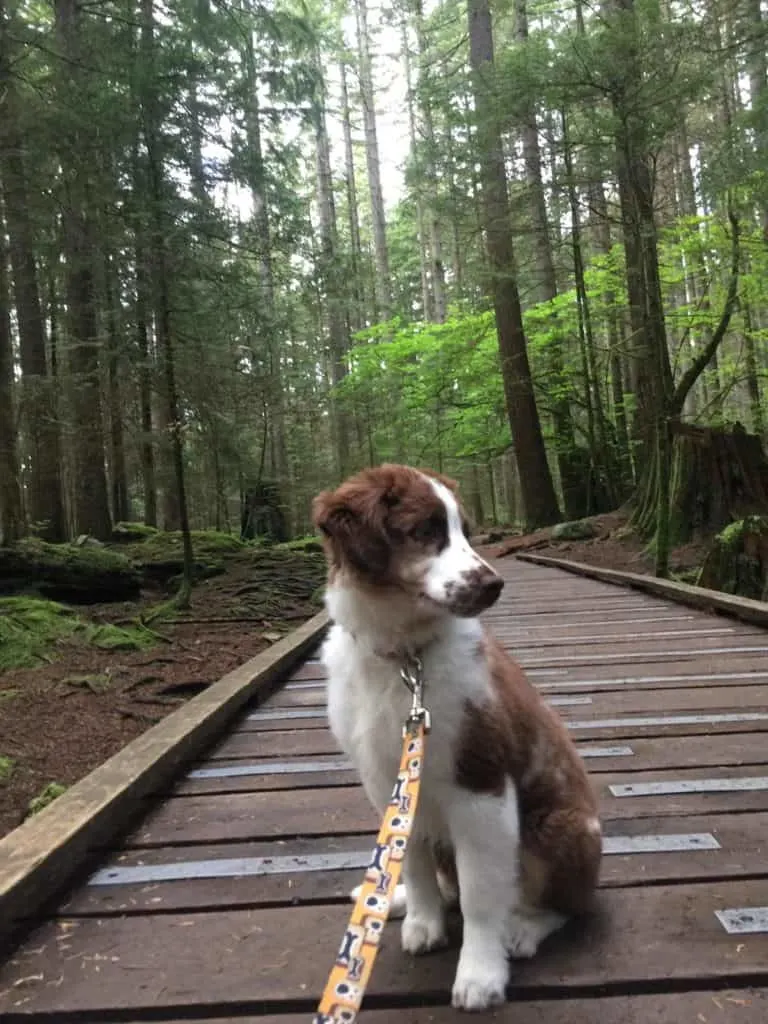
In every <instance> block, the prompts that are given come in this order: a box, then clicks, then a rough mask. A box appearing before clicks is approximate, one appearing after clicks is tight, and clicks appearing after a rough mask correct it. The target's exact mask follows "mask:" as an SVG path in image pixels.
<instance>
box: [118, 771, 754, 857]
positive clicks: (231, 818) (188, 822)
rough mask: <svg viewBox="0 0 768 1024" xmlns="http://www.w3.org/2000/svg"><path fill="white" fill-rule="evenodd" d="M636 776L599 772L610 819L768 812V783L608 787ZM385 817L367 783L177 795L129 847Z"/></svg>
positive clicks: (353, 824)
mask: <svg viewBox="0 0 768 1024" xmlns="http://www.w3.org/2000/svg"><path fill="white" fill-rule="evenodd" d="M749 774H753V775H758V774H760V769H759V768H755V769H752V770H751V772H750V771H747V770H744V769H740V768H721V769H711V768H702V769H695V770H689V771H675V772H651V773H648V775H643V781H665V780H666V781H668V780H670V779H701V778H710V777H712V776H713V775H717V776H718V777H722V778H734V777H740V776H741V775H749ZM636 779H637V776H629V777H628V776H626V775H624V774H616V775H613V774H610V773H607V774H605V775H599V776H593V777H592V782H593V785H594V786H595V789H596V790H597V792H598V793H599V796H600V803H601V814H602V815H603V817H604V818H605V819H606V820H609V821H610V820H625V819H632V818H635V819H637V818H641V817H645V818H648V817H669V816H672V815H681V814H700V813H706V812H709V813H713V814H714V813H720V812H726V813H727V812H732V813H733V812H736V811H746V810H754V811H768V790H762V791H758V792H750V791H744V792H725V793H693V794H685V795H680V796H678V795H671V796H664V797H658V796H654V797H632V798H626V797H614V796H611V794H610V792H609V790H608V786H610V785H611V784H614V783H623V782H627V781H635V780H636ZM377 824H378V821H377V816H376V814H375V813H374V812H373V810H372V809H371V807H370V805H369V804H368V800H367V798H366V797H365V795H364V793H363V791H362V789H361V787H359V786H348V787H344V788H342V789H326V790H324V791H322V792H320V793H318V791H317V790H314V789H299V790H292V791H287V792H285V791H280V790H277V791H272V792H260V793H227V794H220V795H210V796H209V795H206V796H185V797H175V798H174V797H172V798H170V799H168V800H166V801H165V802H164V803H163V804H161V805H160V806H159V807H158V808H157V809H156V810H155V811H153V812H151V813H150V814H149V815H148V816H147V817H146V818H145V820H144V821H143V822H142V824H141V826H140V827H139V828H138V829H136V830H135V831H134V832H133V833H131V835H130V836H128V837H127V840H126V846H128V847H146V846H167V845H169V844H172V843H174V842H178V841H183V842H185V843H209V842H216V841H223V840H227V841H229V842H240V841H243V840H248V839H262V838H263V839H267V838H273V837H288V836H298V835H303V836H310V835H339V834H344V833H365V832H369V831H370V830H371V829H373V828H375V827H376V825H377Z"/></svg>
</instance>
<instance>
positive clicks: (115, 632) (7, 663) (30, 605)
mask: <svg viewBox="0 0 768 1024" xmlns="http://www.w3.org/2000/svg"><path fill="white" fill-rule="evenodd" d="M66 640H72V641H74V642H82V643H85V644H88V645H90V646H92V647H97V648H99V649H101V650H120V651H138V650H143V649H144V648H146V647H151V646H152V644H153V643H154V642H155V640H156V638H155V637H154V635H153V634H152V633H151V632H149V630H147V629H145V628H144V627H143V626H140V625H137V626H129V627H125V626H113V625H111V624H108V623H106V624H101V623H99V624H96V623H89V622H84V621H83V620H82V619H81V618H79V617H78V616H77V615H76V614H75V613H74V611H73V610H72V609H71V608H67V607H66V606H65V605H62V604H58V603H57V602H55V601H45V600H43V599H41V598H33V597H4V598H0V671H3V670H7V669H12V668H35V667H36V666H38V665H42V664H45V663H46V662H49V661H51V660H52V659H53V655H54V653H55V649H56V644H59V643H61V642H62V641H66Z"/></svg>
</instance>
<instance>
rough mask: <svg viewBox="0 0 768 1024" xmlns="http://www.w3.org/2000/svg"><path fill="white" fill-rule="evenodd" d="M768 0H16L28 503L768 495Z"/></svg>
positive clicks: (224, 504)
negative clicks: (410, 473) (394, 473)
mask: <svg viewBox="0 0 768 1024" xmlns="http://www.w3.org/2000/svg"><path fill="white" fill-rule="evenodd" d="M765 17H766V14H765V11H764V10H763V5H762V4H761V0H738V2H734V0H690V2H688V0H683V2H678V0H600V2H595V3H590V2H586V0H560V2H557V3H555V2H552V0H503V2H498V3H494V4H493V5H491V4H490V2H489V0H466V2H458V0H430V2H423V0H391V2H388V3H383V4H380V5H377V6H374V5H372V4H369V2H368V0H334V2H331V3H320V2H318V0H267V2H265V3H259V2H255V0H163V2H159V0H89V2H85V0H53V3H51V4H48V3H42V4H41V3H31V2H28V0H0V524H1V530H2V540H3V543H4V544H5V545H6V547H8V546H9V545H12V544H14V543H16V542H18V541H19V540H20V539H22V538H24V537H27V536H32V537H34V538H38V539H41V540H44V541H48V542H54V543H57V542H62V541H67V540H72V539H74V538H78V537H84V536H87V537H89V538H93V539H95V540H97V541H104V540H109V539H110V538H111V537H112V536H113V531H114V529H115V527H116V526H118V525H119V524H123V523H126V522H139V523H143V524H146V526H147V527H157V528H159V529H161V530H169V531H181V534H182V536H183V537H184V538H185V539H186V541H187V542H188V543H187V555H188V560H189V561H191V558H192V545H191V539H190V537H191V535H190V530H192V529H206V528H214V529H216V530H219V531H223V532H225V533H234V534H239V533H240V534H242V536H243V537H244V538H246V539H247V538H252V537H254V536H265V535H266V536H268V537H271V538H272V539H273V540H277V541H286V540H289V539H290V538H297V537H301V536H304V535H306V534H307V533H309V532H311V523H310V520H309V506H310V501H311V497H312V496H313V495H314V494H315V493H316V492H317V491H318V490H320V489H321V488H322V487H325V486H328V485H329V483H333V482H334V481H338V480H339V479H340V478H342V477H343V476H344V475H346V474H347V473H349V472H350V471H352V470H354V469H356V468H360V467H362V466H365V465H369V464H374V463H377V462H381V461H385V460H393V461H401V462H408V463H412V464H423V465H429V466H432V467H434V468H435V469H438V470H440V471H443V472H446V473H448V474H452V475H454V476H455V477H457V478H458V479H459V480H460V482H461V483H462V486H463V491H464V494H465V496H466V500H467V503H468V505H469V508H470V511H471V513H472V515H473V517H474V520H475V522H476V523H478V525H485V526H486V527H487V526H488V525H494V524H495V525H502V526H507V527H511V528H519V529H526V530H531V529H535V528H538V527H542V526H547V525H550V524H553V523H557V522H559V521H562V520H574V519H580V518H583V517H585V516H589V515H593V514H596V513H601V512H606V511H608V510H611V509H615V508H617V507H619V506H623V505H626V503H627V502H629V503H630V505H629V506H627V507H631V509H632V525H633V528H634V529H635V530H636V531H637V533H638V536H640V537H642V538H643V539H644V541H645V542H647V543H648V544H649V545H651V547H652V549H653V551H654V552H655V559H656V570H657V572H658V573H659V574H661V575H664V574H665V573H666V572H667V571H668V562H669V550H670V547H672V546H674V545H675V544H677V543H681V542H684V541H685V540H687V539H689V538H690V537H691V536H692V535H693V534H694V533H695V532H696V531H705V532H707V531H709V532H710V533H712V532H716V531H717V530H719V529H722V528H723V527H724V526H726V525H727V524H728V523H729V522H731V521H733V520H734V519H738V518H739V517H740V516H743V515H745V514H749V513H753V512H755V513H760V512H762V511H765V508H766V503H767V501H768V488H767V487H766V472H765V469H766V467H765V459H764V455H763V450H762V436H763V434H764V431H765V420H766V410H765V404H764V401H765V400H764V391H765V385H764V382H765V374H766V365H767V361H768V350H767V348H766V341H767V339H768V333H767V332H768V290H767V287H766V284H765V282H766V280H768V275H767V273H766V271H767V270H768V249H767V247H768V235H767V234H766V232H768V173H767V172H766V168H768V79H767V71H766V63H767V62H766V22H765Z"/></svg>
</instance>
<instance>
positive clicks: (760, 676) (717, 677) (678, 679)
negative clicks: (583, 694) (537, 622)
mask: <svg viewBox="0 0 768 1024" xmlns="http://www.w3.org/2000/svg"><path fill="white" fill-rule="evenodd" d="M529 674H530V675H533V674H534V673H533V672H531V673H529ZM726 679H749V680H750V681H751V682H754V683H757V682H759V681H762V680H766V679H768V672H707V673H702V672H696V673H694V674H692V675H687V676H683V675H675V676H619V677H617V678H614V679H576V680H573V681H567V682H566V681H563V682H556V683H537V684H536V685H537V686H538V687H539V688H540V689H545V688H548V687H552V686H557V687H558V688H559V689H562V690H566V689H570V688H575V687H577V686H578V687H582V688H583V687H585V686H632V685H637V684H639V683H693V682H696V681H698V682H702V681H705V682H708V683H709V682H712V683H715V682H725V680H726Z"/></svg>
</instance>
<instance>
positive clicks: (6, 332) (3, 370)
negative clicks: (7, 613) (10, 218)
mask: <svg viewBox="0 0 768 1024" xmlns="http://www.w3.org/2000/svg"><path fill="white" fill-rule="evenodd" d="M2 28H3V26H2V25H1V24H0V31H2ZM0 109H1V108H0ZM2 212H3V211H2V206H1V205H0V544H12V543H13V542H14V541H16V540H18V539H19V537H21V536H22V535H23V533H24V512H23V509H22V504H21V477H20V471H19V453H18V450H17V447H16V422H15V415H14V408H15V403H14V401H13V344H12V341H11V297H10V294H9V291H8V263H7V257H8V254H7V252H6V248H5V225H4V223H3V216H2Z"/></svg>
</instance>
